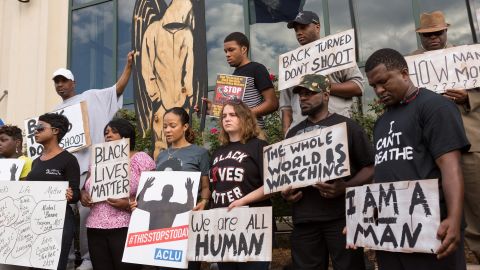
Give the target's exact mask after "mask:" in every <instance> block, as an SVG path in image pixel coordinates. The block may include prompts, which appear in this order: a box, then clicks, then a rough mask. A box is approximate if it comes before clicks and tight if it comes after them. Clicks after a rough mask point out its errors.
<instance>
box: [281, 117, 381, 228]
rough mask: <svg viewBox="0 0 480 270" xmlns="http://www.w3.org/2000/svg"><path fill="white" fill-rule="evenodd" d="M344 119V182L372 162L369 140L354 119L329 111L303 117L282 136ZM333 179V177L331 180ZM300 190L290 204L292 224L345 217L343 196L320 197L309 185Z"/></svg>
mask: <svg viewBox="0 0 480 270" xmlns="http://www.w3.org/2000/svg"><path fill="white" fill-rule="evenodd" d="M343 122H345V123H346V124H347V136H348V152H349V161H350V173H351V174H350V176H349V177H346V178H345V179H344V180H345V181H348V180H349V179H350V178H351V177H353V176H354V175H355V174H356V173H357V172H358V171H360V170H361V169H362V168H364V167H367V166H370V165H373V162H374V155H373V147H372V143H371V142H370V140H369V139H368V137H367V134H366V133H365V131H364V130H363V129H362V127H360V126H359V125H358V124H357V123H356V122H355V121H353V120H351V119H350V118H347V117H345V116H342V115H339V114H336V113H333V114H331V115H330V116H328V117H327V118H325V119H323V120H321V121H319V122H317V123H312V122H310V120H309V119H308V118H307V119H305V120H303V121H302V122H300V123H299V124H298V125H296V126H295V127H293V128H291V129H290V130H289V131H288V133H287V136H286V138H291V137H293V136H296V135H300V134H302V133H305V132H309V131H312V130H315V129H319V128H322V127H329V126H334V125H336V124H340V123H343ZM332 181H335V180H332ZM298 190H300V191H302V198H301V199H300V200H299V201H297V202H295V203H293V209H292V210H293V213H292V218H293V222H294V223H295V224H298V223H305V222H311V221H313V222H315V221H330V220H336V219H340V218H345V196H344V195H340V196H338V197H336V198H325V197H322V196H320V192H319V191H318V189H316V188H314V187H312V186H309V187H304V188H300V189H298Z"/></svg>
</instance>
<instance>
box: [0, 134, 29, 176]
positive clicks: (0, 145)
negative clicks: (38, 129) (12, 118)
mask: <svg viewBox="0 0 480 270" xmlns="http://www.w3.org/2000/svg"><path fill="white" fill-rule="evenodd" d="M22 146H23V137H22V130H21V129H19V128H18V127H17V126H12V125H4V126H1V127H0V156H2V157H4V158H18V159H21V160H24V161H25V164H24V165H23V168H22V172H21V173H20V180H23V179H25V178H26V177H27V175H28V173H29V172H30V170H31V168H32V159H31V158H29V157H27V156H24V155H23V153H22V148H23V147H22ZM17 170H18V168H16V169H12V171H11V172H12V176H15V173H16V171H17ZM10 180H15V179H10Z"/></svg>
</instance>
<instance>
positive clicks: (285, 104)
mask: <svg viewBox="0 0 480 270" xmlns="http://www.w3.org/2000/svg"><path fill="white" fill-rule="evenodd" d="M287 27H288V28H289V29H294V30H295V36H296V38H297V41H298V44H300V45H302V46H303V45H306V44H308V43H311V42H314V41H316V40H318V39H320V20H319V18H318V15H317V14H316V13H315V12H312V11H300V12H299V13H298V15H297V16H296V17H295V19H294V20H293V21H291V22H289V23H288V24H287ZM328 77H329V79H330V81H331V85H332V86H331V90H330V100H329V103H328V110H329V111H330V112H332V113H337V114H340V115H343V116H346V117H350V111H351V110H352V104H353V97H355V96H361V95H362V93H363V76H362V73H361V72H360V70H359V68H358V66H355V67H351V68H347V69H344V70H340V71H336V72H333V73H332V74H330V75H328ZM280 111H281V116H282V128H283V133H284V134H287V131H288V129H289V128H290V127H294V126H296V125H297V124H298V123H300V122H301V121H303V120H304V119H305V118H306V116H304V115H302V114H301V110H300V102H299V98H298V95H296V94H295V93H293V89H292V88H289V89H285V90H282V91H280Z"/></svg>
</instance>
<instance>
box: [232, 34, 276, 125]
mask: <svg viewBox="0 0 480 270" xmlns="http://www.w3.org/2000/svg"><path fill="white" fill-rule="evenodd" d="M223 42H224V43H223V50H224V51H225V56H226V57H227V63H228V64H229V65H230V66H231V67H234V68H235V71H234V72H233V75H237V76H243V77H247V85H246V88H245V93H244V96H243V102H244V103H245V104H246V105H247V106H248V107H249V108H250V109H251V110H252V112H253V114H254V115H255V116H256V117H257V121H258V124H259V126H260V127H263V125H264V122H263V116H265V115H268V114H271V113H273V112H275V111H276V110H277V109H278V98H277V96H276V95H275V90H274V89H273V84H272V81H271V80H270V74H269V73H268V71H267V69H266V68H265V66H264V65H262V64H260V63H257V62H252V61H250V59H249V58H248V51H249V50H250V42H249V41H248V39H247V37H246V36H245V35H244V34H242V33H240V32H233V33H231V34H229V35H228V36H227V37H225V40H224V41H223Z"/></svg>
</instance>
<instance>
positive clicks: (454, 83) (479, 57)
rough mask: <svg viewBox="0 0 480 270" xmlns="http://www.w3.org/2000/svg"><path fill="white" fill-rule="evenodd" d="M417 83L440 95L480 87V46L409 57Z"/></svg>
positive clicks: (414, 79) (409, 66) (409, 68)
mask: <svg viewBox="0 0 480 270" xmlns="http://www.w3.org/2000/svg"><path fill="white" fill-rule="evenodd" d="M405 60H406V61H407V64H408V71H409V72H410V78H411V79H412V81H413V83H414V84H415V85H416V86H418V87H424V88H427V89H429V90H432V91H435V92H437V93H444V92H445V91H446V90H447V89H471V88H475V87H479V86H480V44H474V45H466V46H459V47H452V48H448V49H444V50H435V51H429V52H425V53H423V54H418V55H413V56H407V57H405Z"/></svg>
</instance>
